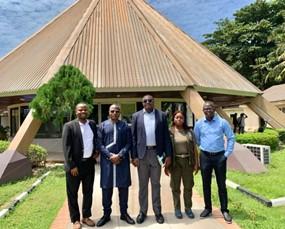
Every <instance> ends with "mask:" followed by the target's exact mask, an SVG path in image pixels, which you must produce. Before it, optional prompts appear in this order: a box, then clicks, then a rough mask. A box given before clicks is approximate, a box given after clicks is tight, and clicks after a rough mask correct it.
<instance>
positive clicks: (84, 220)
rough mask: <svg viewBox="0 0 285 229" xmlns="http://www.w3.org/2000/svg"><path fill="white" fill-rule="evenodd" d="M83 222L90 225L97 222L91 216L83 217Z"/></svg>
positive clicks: (93, 225)
mask: <svg viewBox="0 0 285 229" xmlns="http://www.w3.org/2000/svg"><path fill="white" fill-rule="evenodd" d="M82 223H84V224H86V225H87V226H89V227H95V222H94V221H93V220H92V219H90V218H83V219H82Z"/></svg>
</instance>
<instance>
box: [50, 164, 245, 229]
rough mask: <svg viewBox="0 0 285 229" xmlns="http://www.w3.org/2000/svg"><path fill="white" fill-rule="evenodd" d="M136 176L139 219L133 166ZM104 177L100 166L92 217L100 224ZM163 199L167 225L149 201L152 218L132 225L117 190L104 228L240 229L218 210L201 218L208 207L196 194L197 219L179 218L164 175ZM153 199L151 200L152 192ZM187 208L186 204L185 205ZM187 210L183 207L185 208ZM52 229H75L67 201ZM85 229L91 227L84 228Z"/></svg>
mask: <svg viewBox="0 0 285 229" xmlns="http://www.w3.org/2000/svg"><path fill="white" fill-rule="evenodd" d="M131 174H132V186H131V187H130V192H129V209H128V212H129V214H130V215H131V216H132V217H133V218H134V219H135V218H136V216H137V214H138V212H139V204H138V177H137V171H136V169H135V168H134V167H133V166H131ZM99 182H100V174H99V167H98V166H96V175H95V184H94V195H93V198H94V199H93V208H92V213H93V216H92V217H91V218H92V219H94V220H95V221H96V222H97V221H98V220H99V219H100V217H101V216H102V214H103V211H102V204H101V196H102V195H101V189H100V185H99ZM79 195H80V206H81V199H82V198H81V197H82V196H81V191H80V192H79ZM161 196H162V213H163V215H164V218H165V223H164V224H158V223H157V222H156V221H155V217H154V214H153V211H152V205H151V203H150V198H149V210H148V217H147V219H146V221H145V222H144V223H143V224H135V225H128V224H127V223H125V222H124V221H121V220H120V210H119V204H118V192H117V189H115V191H114V194H113V205H112V210H113V212H112V215H111V221H110V222H108V223H107V224H105V225H104V226H103V227H102V228H103V229H104V228H128V229H131V228H144V227H147V228H153V229H162V228H163V229H168V228H169V229H177V228H178V229H184V228H187V229H189V228H195V229H225V228H226V229H238V228H239V227H238V225H237V224H236V223H235V222H233V223H232V224H227V223H225V221H224V219H223V217H222V214H221V213H220V211H219V210H218V209H217V208H214V209H213V215H212V216H211V217H209V218H207V219H200V217H199V214H200V213H201V211H202V210H203V208H204V204H203V199H202V198H201V197H200V196H199V195H198V194H197V193H196V192H194V195H193V208H192V209H193V212H194V214H195V216H196V217H195V219H189V218H187V216H186V215H185V214H183V219H176V217H175V216H174V214H173V212H174V210H173V203H172V194H171V189H170V187H169V177H167V176H165V175H164V174H162V177H161ZM149 197H151V193H150V189H149ZM182 206H183V205H182ZM182 209H183V208H182ZM51 228H52V229H64V228H68V229H70V228H72V224H71V223H70V219H69V212H68V207H67V202H66V201H65V203H64V205H63V207H62V209H61V210H60V211H59V213H58V216H57V217H56V219H55V220H54V222H53V224H52V226H51ZM83 228H88V227H86V226H83Z"/></svg>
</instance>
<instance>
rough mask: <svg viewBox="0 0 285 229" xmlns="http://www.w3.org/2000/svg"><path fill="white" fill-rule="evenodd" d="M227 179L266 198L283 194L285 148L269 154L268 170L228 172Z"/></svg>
mask: <svg viewBox="0 0 285 229" xmlns="http://www.w3.org/2000/svg"><path fill="white" fill-rule="evenodd" d="M227 177H228V179H229V180H231V181H233V182H235V183H237V184H240V185H241V186H243V187H245V188H248V189H250V191H252V192H255V193H259V194H260V195H262V196H264V197H266V198H268V199H275V198H279V197H284V196H285V150H282V151H276V152H274V153H272V154H271V163H270V165H269V166H268V172H265V173H262V174H245V173H240V172H233V171H229V172H228V176H227Z"/></svg>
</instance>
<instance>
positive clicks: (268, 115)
mask: <svg viewBox="0 0 285 229" xmlns="http://www.w3.org/2000/svg"><path fill="white" fill-rule="evenodd" d="M248 106H249V108H250V109H252V110H253V111H254V112H255V113H256V114H257V115H259V116H260V117H262V118H263V119H264V120H265V121H266V122H268V123H269V124H270V125H271V126H272V127H274V128H285V114H284V113H283V112H282V111H280V110H279V109H278V108H277V107H276V106H275V105H273V104H272V103H270V102H268V101H267V100H266V99H265V98H264V97H263V96H261V95H258V96H256V97H255V98H254V99H252V100H251V102H250V103H249V104H248Z"/></svg>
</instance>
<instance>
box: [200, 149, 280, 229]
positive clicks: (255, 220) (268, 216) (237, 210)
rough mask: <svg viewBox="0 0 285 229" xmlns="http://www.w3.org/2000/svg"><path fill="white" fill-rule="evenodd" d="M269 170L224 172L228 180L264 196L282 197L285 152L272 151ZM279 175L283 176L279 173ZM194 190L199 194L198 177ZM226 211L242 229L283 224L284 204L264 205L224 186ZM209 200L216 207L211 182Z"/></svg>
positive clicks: (270, 228)
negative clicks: (253, 172) (269, 206)
mask: <svg viewBox="0 0 285 229" xmlns="http://www.w3.org/2000/svg"><path fill="white" fill-rule="evenodd" d="M268 169H269V171H268V172H266V173H263V174H252V175H248V174H244V173H240V172H233V171H230V172H228V176H227V177H228V179H230V180H232V181H234V182H236V183H238V184H241V185H242V186H244V187H245V188H247V189H249V190H250V191H253V192H256V193H260V194H261V195H263V196H264V197H266V198H278V197H281V196H285V191H284V190H285V188H284V184H285V178H284V174H285V152H284V151H278V152H275V153H273V154H272V162H271V165H270V166H269V167H268ZM282 174H283V175H282ZM195 182H196V184H195V189H196V190H197V191H198V192H199V193H200V194H201V195H202V192H203V191H202V182H201V176H200V175H198V176H196V179H195ZM228 196H229V210H230V212H231V214H232V215H233V218H234V220H235V221H236V223H238V224H239V226H240V227H241V228H243V229H253V228H254V229H255V228H258V229H279V228H284V225H285V206H282V207H274V208H268V207H266V206H264V205H262V204H261V203H259V202H257V201H256V200H253V199H251V198H249V197H247V196H246V195H244V194H242V193H240V192H239V191H238V190H234V189H231V188H228ZM212 200H213V203H214V205H215V206H216V207H218V208H219V206H220V204H219V199H218V195H217V186H216V182H215V180H213V182H212Z"/></svg>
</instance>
